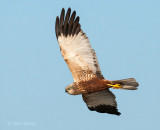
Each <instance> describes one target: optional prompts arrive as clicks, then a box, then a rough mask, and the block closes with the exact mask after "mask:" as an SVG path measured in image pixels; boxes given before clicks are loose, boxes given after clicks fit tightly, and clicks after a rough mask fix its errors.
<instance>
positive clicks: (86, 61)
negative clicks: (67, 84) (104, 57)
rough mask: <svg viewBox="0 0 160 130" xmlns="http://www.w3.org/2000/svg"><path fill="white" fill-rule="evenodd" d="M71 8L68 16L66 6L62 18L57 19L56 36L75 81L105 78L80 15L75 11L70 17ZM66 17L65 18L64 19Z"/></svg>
mask: <svg viewBox="0 0 160 130" xmlns="http://www.w3.org/2000/svg"><path fill="white" fill-rule="evenodd" d="M70 13H71V9H70V8H69V9H68V11H67V13H66V17H65V10H64V8H63V9H62V11H61V16H60V20H59V17H57V19H56V27H55V30H56V36H57V40H58V43H59V46H60V49H61V53H62V56H63V58H64V60H65V61H66V63H67V65H68V67H69V69H70V71H71V73H72V76H73V79H74V82H79V81H82V80H83V81H86V76H87V80H88V79H89V78H88V74H89V75H91V76H90V78H93V77H98V78H103V75H102V74H101V70H100V67H99V64H98V60H97V56H96V53H95V51H94V50H93V49H92V47H91V45H90V42H89V40H88V38H87V37H86V34H85V33H83V31H82V29H81V25H80V23H79V16H77V17H76V12H75V11H73V13H72V15H71V17H70ZM64 19H65V20H64Z"/></svg>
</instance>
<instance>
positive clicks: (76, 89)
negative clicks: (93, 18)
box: [55, 8, 138, 115]
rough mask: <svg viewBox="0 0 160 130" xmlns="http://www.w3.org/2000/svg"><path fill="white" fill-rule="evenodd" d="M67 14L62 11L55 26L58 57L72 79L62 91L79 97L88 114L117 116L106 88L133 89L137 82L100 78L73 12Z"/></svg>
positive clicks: (88, 44)
mask: <svg viewBox="0 0 160 130" xmlns="http://www.w3.org/2000/svg"><path fill="white" fill-rule="evenodd" d="M70 14H71V9H70V8H69V9H68V11H67V13H66V15H65V10H64V9H62V11H61V16H60V18H59V17H58V16H57V18H56V25H55V32H56V37H57V40H58V43H59V46H60V50H61V54H62V56H63V58H64V60H65V61H66V63H67V65H68V67H69V69H70V71H71V73H72V76H73V79H74V82H73V83H72V84H70V85H69V86H67V87H66V89H65V90H66V92H67V93H69V94H71V95H78V94H82V97H83V100H84V102H85V103H86V104H87V106H88V108H89V109H90V110H91V111H97V112H100V113H110V114H116V115H120V113H119V112H118V109H117V103H116V101H115V96H114V94H113V93H112V92H111V91H109V88H117V89H128V90H136V89H137V86H138V83H137V82H136V80H135V79H134V78H129V79H124V80H115V81H110V80H106V79H105V78H104V77H103V75H102V73H101V70H100V66H99V64H98V60H97V56H96V53H95V51H94V50H93V49H92V47H91V45H90V42H89V39H88V37H87V36H86V34H85V33H83V31H82V29H81V25H80V23H79V17H76V12H75V11H73V13H72V15H71V16H70Z"/></svg>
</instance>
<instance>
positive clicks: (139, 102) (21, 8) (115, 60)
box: [0, 0, 160, 130]
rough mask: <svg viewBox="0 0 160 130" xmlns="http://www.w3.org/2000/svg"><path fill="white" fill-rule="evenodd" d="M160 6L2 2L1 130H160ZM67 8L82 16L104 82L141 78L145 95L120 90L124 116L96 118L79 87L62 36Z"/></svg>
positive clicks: (154, 1)
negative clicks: (58, 28)
mask: <svg viewBox="0 0 160 130" xmlns="http://www.w3.org/2000/svg"><path fill="white" fill-rule="evenodd" d="M159 5H160V2H159V1H158V0H134V1H128V0H121V1H119V0H112V1H109V0H99V1H93V0H87V1H86V0H14V1H13V0H0V18H1V20H0V129H1V130H74V129H77V130H82V129H83V130H84V129H85V130H86V129H92V130H99V129H112V130H117V129H119V130H126V129H129V130H141V129H145V130H151V129H154V130H157V129H160V126H159V124H158V123H159V116H160V111H159V110H160V103H159V99H160V76H159V75H160V69H159V67H160V60H159V59H160V51H159V50H160V36H159V35H160V17H159V16H160V8H159ZM62 7H64V8H65V9H67V8H68V7H71V9H72V11H73V10H76V11H77V14H78V15H79V16H80V23H81V27H82V29H83V31H84V32H85V33H86V34H87V36H88V37H89V40H90V42H91V45H92V47H93V48H94V49H95V50H96V53H97V56H98V60H99V64H100V67H101V70H102V73H103V75H104V77H106V78H107V79H109V80H116V79H123V78H130V77H134V78H136V80H137V81H138V82H139V84H140V86H139V89H138V90H137V91H125V90H112V92H114V94H115V95H116V97H117V98H116V99H117V102H118V109H119V111H120V112H121V113H122V114H121V116H119V117H118V116H114V115H109V114H100V113H96V112H91V111H89V110H88V108H87V107H86V104H85V103H84V102H83V100H82V97H81V95H79V96H71V95H68V94H66V93H65V92H64V90H65V86H67V85H68V84H70V83H72V81H73V79H72V75H71V73H70V71H69V69H68V67H67V65H66V64H65V62H64V60H63V58H62V56H61V54H60V49H59V46H58V43H57V40H56V36H55V30H54V27H55V25H54V24H55V18H56V16H57V15H60V11H61V9H62Z"/></svg>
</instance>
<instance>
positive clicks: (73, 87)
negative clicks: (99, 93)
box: [65, 83, 77, 95]
mask: <svg viewBox="0 0 160 130" xmlns="http://www.w3.org/2000/svg"><path fill="white" fill-rule="evenodd" d="M76 90H77V86H76V84H75V83H72V84H70V85H68V86H67V87H66V88H65V92H67V93H68V94H71V95H76V94H77V91H76Z"/></svg>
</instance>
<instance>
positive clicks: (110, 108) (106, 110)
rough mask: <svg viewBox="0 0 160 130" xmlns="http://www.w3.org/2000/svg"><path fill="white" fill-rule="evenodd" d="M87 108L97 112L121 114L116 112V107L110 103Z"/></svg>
mask: <svg viewBox="0 0 160 130" xmlns="http://www.w3.org/2000/svg"><path fill="white" fill-rule="evenodd" d="M88 109H89V110H91V111H97V112H99V113H108V114H114V115H117V116H120V115H121V113H120V112H118V109H117V108H116V107H114V106H110V105H98V106H94V107H88Z"/></svg>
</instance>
